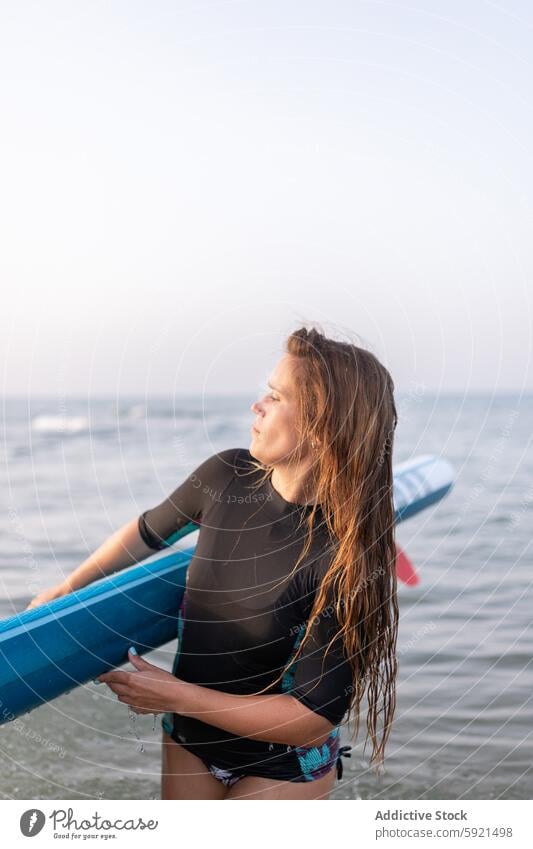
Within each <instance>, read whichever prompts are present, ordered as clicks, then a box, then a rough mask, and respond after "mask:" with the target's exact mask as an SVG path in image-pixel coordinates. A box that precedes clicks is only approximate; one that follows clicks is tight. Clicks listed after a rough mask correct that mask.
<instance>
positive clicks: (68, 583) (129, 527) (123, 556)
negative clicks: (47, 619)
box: [26, 517, 155, 610]
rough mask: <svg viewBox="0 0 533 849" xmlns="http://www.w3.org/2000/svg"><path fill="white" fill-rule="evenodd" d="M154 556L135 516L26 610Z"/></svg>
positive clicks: (32, 602) (37, 597) (35, 599)
mask: <svg viewBox="0 0 533 849" xmlns="http://www.w3.org/2000/svg"><path fill="white" fill-rule="evenodd" d="M151 554H155V551H154V549H153V548H152V547H150V546H148V545H147V544H146V543H145V542H144V540H143V538H142V537H141V534H140V532H139V518H138V517H136V518H135V519H132V520H131V521H130V522H128V523H127V524H126V525H123V526H122V527H121V528H119V529H118V531H116V532H115V533H114V534H113V535H112V536H110V537H109V538H108V539H107V540H106V541H105V542H104V543H103V544H102V545H101V546H100V548H97V549H96V551H95V552H94V553H93V554H91V555H90V557H88V558H87V560H84V561H83V563H82V564H81V565H80V566H78V568H77V569H76V570H75V571H74V572H72V574H71V575H69V576H68V577H67V578H65V580H64V581H62V582H61V583H60V584H57V585H56V586H54V587H50V588H49V589H47V590H44V591H43V592H42V593H39V595H37V596H36V597H35V598H34V599H32V601H31V602H30V603H29V605H28V606H27V608H26V610H30V609H31V608H33V607H38V605H40V604H44V603H45V602H47V601H51V600H52V599H54V598H59V597H60V596H63V595H67V593H71V592H73V590H79V589H81V588H82V587H85V586H86V585H87V584H90V583H92V582H93V581H97V580H98V579H99V578H103V577H105V576H106V575H111V574H113V572H118V571H119V570H120V569H125V568H126V567H127V566H131V565H132V564H133V563H139V562H140V561H141V560H144V559H145V558H146V557H148V556H149V555H151Z"/></svg>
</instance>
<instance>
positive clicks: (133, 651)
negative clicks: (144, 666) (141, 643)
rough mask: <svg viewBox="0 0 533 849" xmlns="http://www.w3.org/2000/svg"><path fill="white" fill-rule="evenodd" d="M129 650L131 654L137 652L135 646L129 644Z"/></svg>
mask: <svg viewBox="0 0 533 849" xmlns="http://www.w3.org/2000/svg"><path fill="white" fill-rule="evenodd" d="M130 652H131V653H132V654H137V649H136V648H135V646H130Z"/></svg>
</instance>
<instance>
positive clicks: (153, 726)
mask: <svg viewBox="0 0 533 849" xmlns="http://www.w3.org/2000/svg"><path fill="white" fill-rule="evenodd" d="M155 717H156V714H155V713H154V723H153V725H152V731H155Z"/></svg>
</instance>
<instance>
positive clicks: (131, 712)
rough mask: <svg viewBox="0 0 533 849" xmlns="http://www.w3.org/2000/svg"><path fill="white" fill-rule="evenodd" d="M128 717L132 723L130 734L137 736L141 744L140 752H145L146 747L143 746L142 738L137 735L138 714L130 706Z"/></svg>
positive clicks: (129, 729)
mask: <svg viewBox="0 0 533 849" xmlns="http://www.w3.org/2000/svg"><path fill="white" fill-rule="evenodd" d="M128 717H129V720H130V723H131V726H132V727H130V728H128V734H135V736H136V738H137V740H138V741H139V743H140V744H141V747H140V749H139V752H144V745H143V742H142V740H141V738H140V737H139V735H138V734H137V726H136V724H135V723H136V721H137V714H136V713H135V711H134V710H132V709H131V705H128Z"/></svg>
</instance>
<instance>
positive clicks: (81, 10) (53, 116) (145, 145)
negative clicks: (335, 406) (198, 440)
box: [0, 0, 533, 395]
mask: <svg viewBox="0 0 533 849" xmlns="http://www.w3.org/2000/svg"><path fill="white" fill-rule="evenodd" d="M532 64H533V7H532V6H531V4H529V3H526V2H505V0H501V2H500V0H499V2H494V3H493V2H486V1H483V2H482V0H468V2H466V3H465V2H464V0H461V2H457V0H410V2H409V3H405V4H404V3H401V2H394V0H392V2H357V0H351V2H335V0H320V2H313V0H301V2H300V0H298V2H295V1H293V0H261V2H202V0H191V2H180V0H173V2H163V0H150V2H131V0H127V1H126V0H125V2H117V0H110V2H95V1H94V0H90V2H89V0H85V1H84V2H80V0H66V2H53V0H47V2H46V3H42V2H31V3H30V2H27V0H11V2H6V0H0V114H1V118H2V130H1V132H0V169H1V170H0V227H1V245H2V247H1V250H0V274H1V278H2V295H3V298H2V310H1V311H0V340H1V341H0V356H1V358H2V364H3V369H2V390H3V391H4V392H7V393H9V394H11V393H23V394H25V393H27V392H32V393H41V394H42V393H52V394H57V392H58V391H61V392H63V391H65V392H70V393H74V394H75V393H78V394H82V395H86V394H87V393H93V394H99V393H104V394H114V395H116V394H117V393H119V394H122V393H124V394H128V393H139V394H147V393H148V394H150V393H153V394H157V395H164V394H166V393H176V392H178V393H179V392H180V391H183V392H187V393H189V392H195V391H198V392H202V393H204V392H217V393H221V392H222V393H225V392H232V391H253V390H254V389H255V388H256V386H257V384H258V380H260V379H262V378H263V377H264V376H265V375H266V374H268V372H269V369H270V368H271V367H272V366H273V364H274V363H275V361H276V359H277V358H278V356H280V355H281V345H282V341H283V338H284V336H285V335H286V334H288V333H289V332H290V330H292V329H294V328H295V327H297V326H298V325H299V323H300V322H318V323H320V324H321V325H322V329H324V330H325V331H326V332H331V333H332V334H333V333H334V332H335V333H336V334H337V335H339V338H346V337H345V336H344V337H343V334H349V335H350V337H351V338H352V340H354V337H357V338H358V339H359V340H360V342H359V343H360V344H362V345H363V346H365V347H370V349H371V350H373V351H374V353H376V354H377V355H378V356H379V357H380V359H381V360H382V361H383V362H384V363H385V365H386V366H387V367H388V368H389V370H390V371H391V374H392V376H393V378H394V380H395V384H396V386H397V388H398V389H399V390H402V391H409V390H410V389H411V388H412V387H413V386H414V385H423V386H424V387H425V389H426V390H427V391H435V392H445V391H460V392H469V391H489V392H491V393H492V392H498V391H518V392H521V391H532V390H533V368H532V332H531V331H532V308H531V302H532V299H533V287H532V270H533V263H532V253H531V241H532V240H531V229H532V223H533V214H532V203H531V201H532V197H533V193H532V188H533V168H532V160H531V150H532V149H533V138H532V136H533V133H532V115H533V110H532V97H531V89H532V84H533V72H532V71H533V69H532Z"/></svg>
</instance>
